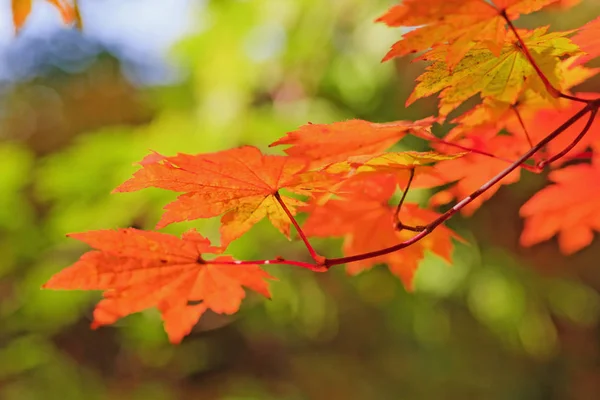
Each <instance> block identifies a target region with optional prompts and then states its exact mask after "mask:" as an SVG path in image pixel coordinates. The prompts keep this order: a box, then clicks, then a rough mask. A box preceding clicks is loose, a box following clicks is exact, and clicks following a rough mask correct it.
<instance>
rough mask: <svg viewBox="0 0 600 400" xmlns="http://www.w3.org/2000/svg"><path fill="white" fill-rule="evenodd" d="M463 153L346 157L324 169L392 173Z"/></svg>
mask: <svg viewBox="0 0 600 400" xmlns="http://www.w3.org/2000/svg"><path fill="white" fill-rule="evenodd" d="M464 154H465V153H457V154H441V153H436V152H434V151H426V152H420V151H402V152H391V153H381V154H375V155H366V156H353V157H348V159H347V160H346V161H343V162H339V163H335V164H331V165H329V166H327V167H326V170H327V171H328V172H331V173H334V174H338V173H344V172H345V173H347V172H350V171H353V172H355V173H362V172H383V173H394V172H397V171H399V170H404V171H406V170H411V169H413V168H414V169H417V168H416V167H419V166H424V165H430V164H433V163H436V162H438V161H443V160H452V159H455V158H458V157H461V156H463V155H464Z"/></svg>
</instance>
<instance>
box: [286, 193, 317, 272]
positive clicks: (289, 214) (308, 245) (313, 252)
mask: <svg viewBox="0 0 600 400" xmlns="http://www.w3.org/2000/svg"><path fill="white" fill-rule="evenodd" d="M274 196H275V199H276V200H277V202H278V203H279V205H280V206H281V208H283V211H284V212H285V213H286V215H287V216H288V218H289V219H290V221H291V222H292V224H293V225H294V228H296V231H297V232H298V235H299V236H300V238H301V239H302V241H303V242H304V245H305V246H306V249H307V250H308V252H309V253H310V256H311V257H312V259H313V260H315V262H316V263H317V264H321V263H322V262H323V260H324V258H323V256H320V255H318V254H317V252H316V251H315V249H314V248H313V247H312V245H311V244H310V242H309V241H308V238H307V237H306V235H305V234H304V232H303V231H302V228H300V225H298V221H296V218H294V216H293V215H292V213H291V212H290V210H289V209H288V208H287V206H286V205H285V203H284V202H283V199H282V198H281V195H280V194H279V192H275V194H274Z"/></svg>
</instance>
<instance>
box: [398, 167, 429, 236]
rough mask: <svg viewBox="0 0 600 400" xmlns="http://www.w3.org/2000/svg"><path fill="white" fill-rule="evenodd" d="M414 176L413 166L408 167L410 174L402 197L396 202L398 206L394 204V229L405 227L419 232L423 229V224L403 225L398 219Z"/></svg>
mask: <svg viewBox="0 0 600 400" xmlns="http://www.w3.org/2000/svg"><path fill="white" fill-rule="evenodd" d="M414 177H415V167H412V168H411V169H410V176H409V177H408V182H407V183H406V187H405V188H404V190H403V191H402V197H401V198H400V201H399V202H398V206H396V212H395V213H394V229H397V230H402V229H405V230H407V231H413V232H421V231H422V230H423V229H425V227H424V226H410V225H404V224H403V223H402V222H401V221H400V210H401V209H402V204H404V200H405V199H406V195H407V194H408V191H409V190H410V184H411V183H412V181H413V178H414Z"/></svg>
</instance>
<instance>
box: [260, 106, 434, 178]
mask: <svg viewBox="0 0 600 400" xmlns="http://www.w3.org/2000/svg"><path fill="white" fill-rule="evenodd" d="M435 121H437V119H436V118H433V117H430V118H425V119H422V120H419V121H414V122H413V121H395V122H387V123H381V124H379V123H374V122H368V121H363V120H358V119H353V120H349V121H343V122H335V123H333V124H308V125H303V126H301V127H300V128H299V129H298V130H295V131H292V132H288V133H287V135H286V136H284V137H283V138H281V139H279V140H278V141H276V142H274V143H271V145H270V147H272V146H279V145H292V146H291V147H289V148H287V149H286V150H285V152H286V153H287V154H288V155H290V156H295V157H306V158H308V159H310V161H311V167H312V168H317V167H322V166H325V165H327V164H330V163H335V162H341V161H346V160H347V159H348V158H349V157H352V156H363V155H371V154H373V155H375V154H379V153H381V152H383V151H385V150H387V149H388V148H390V147H391V146H392V145H394V144H395V143H397V142H398V140H400V139H401V138H402V137H404V135H406V134H409V133H410V134H414V135H417V136H422V135H427V134H429V129H430V128H431V125H432V124H433V123H434V122H435Z"/></svg>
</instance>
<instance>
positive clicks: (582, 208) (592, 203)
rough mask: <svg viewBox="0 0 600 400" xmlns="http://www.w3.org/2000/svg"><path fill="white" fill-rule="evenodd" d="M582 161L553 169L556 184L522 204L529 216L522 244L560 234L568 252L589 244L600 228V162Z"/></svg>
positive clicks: (523, 210) (525, 215) (570, 252)
mask: <svg viewBox="0 0 600 400" xmlns="http://www.w3.org/2000/svg"><path fill="white" fill-rule="evenodd" d="M594 161H595V162H593V163H592V164H591V165H590V164H578V165H573V166H569V167H566V168H563V169H560V170H555V171H552V172H551V173H550V174H549V179H550V181H552V182H553V183H554V184H553V185H550V186H547V187H545V188H543V189H542V190H540V191H539V192H537V193H536V194H534V195H533V197H531V199H529V200H528V201H527V202H526V203H525V204H524V205H523V207H521V210H520V215H521V216H522V217H523V218H525V227H524V229H523V232H522V234H521V239H520V241H521V245H523V246H526V247H528V246H532V245H534V244H536V243H539V242H543V241H545V240H548V239H550V238H551V237H552V236H554V235H558V245H559V247H560V250H561V252H562V253H564V254H567V255H569V254H573V253H575V252H577V251H579V250H581V249H582V248H584V247H585V246H587V245H589V244H590V243H591V242H592V240H593V238H594V234H593V231H600V213H598V204H600V187H599V186H598V185H596V184H594V182H598V181H600V163H599V162H598V160H597V158H596V159H594Z"/></svg>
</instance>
